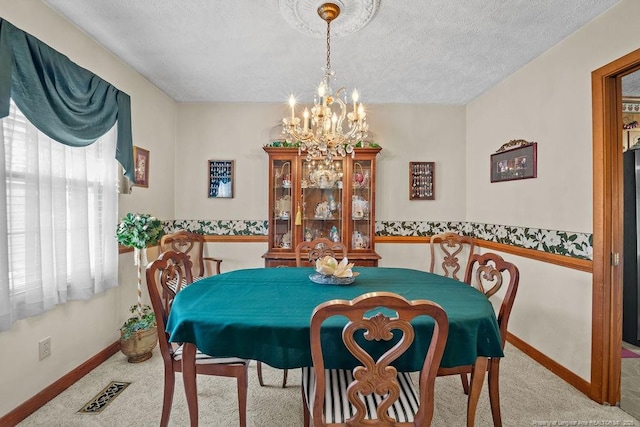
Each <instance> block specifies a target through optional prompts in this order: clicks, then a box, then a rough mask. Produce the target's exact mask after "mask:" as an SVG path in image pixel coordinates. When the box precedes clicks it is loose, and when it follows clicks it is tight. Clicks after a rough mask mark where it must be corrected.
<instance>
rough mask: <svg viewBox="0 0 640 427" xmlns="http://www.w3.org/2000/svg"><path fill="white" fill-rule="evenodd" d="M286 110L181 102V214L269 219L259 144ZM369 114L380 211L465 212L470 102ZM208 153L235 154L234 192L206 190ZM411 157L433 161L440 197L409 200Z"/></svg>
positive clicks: (412, 214)
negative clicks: (376, 149)
mask: <svg viewBox="0 0 640 427" xmlns="http://www.w3.org/2000/svg"><path fill="white" fill-rule="evenodd" d="M309 84H310V85H312V84H313V82H311V81H310V82H309ZM310 87H311V86H310ZM286 113H287V109H286V106H285V104H284V103H283V104H179V106H178V136H177V144H176V153H175V155H176V164H177V165H178V166H177V172H176V219H262V220H266V219H267V218H268V212H267V203H268V199H267V189H268V180H267V174H268V156H267V154H266V153H265V152H264V150H263V149H262V146H263V145H265V144H267V143H269V137H270V135H274V134H275V136H278V135H279V132H278V131H277V130H276V131H275V132H274V127H276V126H277V125H278V123H279V120H281V119H282V116H283V114H286ZM367 114H368V116H369V120H370V122H371V128H372V131H373V132H374V135H375V142H377V143H378V144H380V145H381V146H382V151H381V153H380V155H379V157H378V162H379V163H378V170H377V173H378V180H377V182H376V190H377V194H376V200H377V201H378V203H377V205H376V219H377V220H434V221H435V220H449V221H455V220H464V215H465V198H464V194H465V176H466V174H465V168H464V156H465V129H464V120H465V108H464V107H462V106H427V105H372V106H369V107H368V113H367ZM208 159H223V160H235V162H236V163H235V167H236V171H235V197H234V198H233V199H216V198H212V199H209V198H208V197H207V179H208V178H207V176H208V172H207V160H208ZM410 161H435V162H436V200H433V201H424V200H423V201H409V162H410ZM187 190H188V191H187ZM382 200H384V203H382ZM264 250H266V246H265V247H264Z"/></svg>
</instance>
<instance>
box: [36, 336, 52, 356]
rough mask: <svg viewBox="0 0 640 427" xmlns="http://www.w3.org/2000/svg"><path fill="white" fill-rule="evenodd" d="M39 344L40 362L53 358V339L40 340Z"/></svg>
mask: <svg viewBox="0 0 640 427" xmlns="http://www.w3.org/2000/svg"><path fill="white" fill-rule="evenodd" d="M38 344H39V353H38V354H39V355H40V360H42V359H45V358H47V357H49V356H51V337H46V338H44V339H42V340H40V342H39V343H38Z"/></svg>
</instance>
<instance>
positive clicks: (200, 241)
mask: <svg viewBox="0 0 640 427" xmlns="http://www.w3.org/2000/svg"><path fill="white" fill-rule="evenodd" d="M204 247H205V240H204V236H203V235H202V234H198V233H192V232H190V231H186V230H181V231H177V232H175V233H171V234H165V235H164V236H162V238H161V239H160V252H166V251H176V252H183V253H185V254H187V255H189V258H190V260H191V263H192V265H193V267H192V268H193V270H192V272H191V274H192V276H193V281H194V282H197V281H198V280H200V279H202V278H204V277H208V276H213V275H214V274H220V264H221V263H222V260H221V259H219V258H213V257H205V256H204Z"/></svg>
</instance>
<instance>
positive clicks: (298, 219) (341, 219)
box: [263, 147, 380, 267]
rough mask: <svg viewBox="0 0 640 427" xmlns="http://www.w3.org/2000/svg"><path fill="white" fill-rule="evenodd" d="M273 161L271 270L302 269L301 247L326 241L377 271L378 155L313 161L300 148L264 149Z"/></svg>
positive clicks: (367, 151) (365, 151) (371, 151)
mask: <svg viewBox="0 0 640 427" xmlns="http://www.w3.org/2000/svg"><path fill="white" fill-rule="evenodd" d="M264 150H265V151H266V152H267V154H268V155H269V249H268V251H267V252H266V253H265V254H264V255H263V258H264V259H265V266H266V267H279V266H292V267H294V266H295V265H296V260H295V247H296V245H297V244H298V243H300V242H302V241H303V240H304V241H311V240H313V239H315V238H318V237H325V238H327V239H329V240H332V241H341V242H343V243H344V244H345V245H347V247H348V248H349V252H348V255H347V256H348V258H349V261H350V262H354V263H355V265H356V266H370V267H371V266H373V267H375V266H377V265H378V260H379V259H380V256H379V255H378V254H377V253H376V252H375V247H374V243H375V242H374V234H375V178H376V155H377V154H378V153H379V152H380V148H357V149H356V150H355V157H353V158H352V157H351V156H347V157H344V158H342V157H337V158H334V159H333V160H332V161H331V162H329V163H327V162H326V161H325V160H324V159H315V160H311V161H308V160H307V159H306V156H299V155H298V149H297V148H280V147H264Z"/></svg>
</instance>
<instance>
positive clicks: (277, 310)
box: [167, 267, 503, 371]
mask: <svg viewBox="0 0 640 427" xmlns="http://www.w3.org/2000/svg"><path fill="white" fill-rule="evenodd" d="M354 271H358V272H360V275H359V276H358V277H357V278H356V281H355V283H354V284H352V285H348V286H332V285H319V284H316V283H313V282H311V281H310V280H309V275H310V274H311V273H313V272H314V271H313V269H312V268H259V269H248V270H237V271H232V272H229V273H224V274H220V275H217V276H212V277H208V278H206V279H203V280H201V281H199V282H196V283H194V284H192V285H190V286H189V287H187V288H185V289H183V290H182V291H181V292H179V293H178V295H177V296H176V298H175V301H174V303H173V307H172V309H171V314H170V316H169V319H168V322H167V332H169V334H170V340H171V341H172V342H191V343H194V344H196V346H197V347H198V348H199V349H200V350H201V351H203V352H204V353H207V354H211V355H215V356H236V357H242V358H246V359H253V360H260V361H262V362H265V363H267V364H269V365H271V366H274V367H277V368H289V369H291V368H299V367H303V366H312V362H311V350H310V346H309V322H310V319H311V313H312V311H313V309H314V308H315V307H316V306H317V305H318V304H320V303H322V302H324V301H328V300H332V299H347V300H349V299H353V298H355V297H357V296H359V295H362V294H364V293H367V292H374V291H388V292H395V293H397V294H400V295H402V296H404V297H405V298H407V299H409V300H413V299H428V300H432V301H435V302H437V303H438V304H440V305H441V306H442V307H443V308H444V309H445V311H446V312H447V315H448V316H449V336H448V340H447V346H446V348H445V352H444V356H443V358H442V362H441V364H440V365H441V366H442V367H454V366H460V365H470V364H472V363H474V361H475V359H476V357H477V356H487V357H502V356H503V353H502V346H501V341H500V332H499V329H498V323H497V321H496V316H495V312H494V310H493V307H492V306H491V304H490V302H489V301H488V299H487V298H486V297H485V296H484V295H483V294H482V293H480V292H479V291H477V290H476V289H474V288H472V287H471V286H469V285H467V284H464V283H461V282H458V281H455V280H453V279H448V278H445V277H442V276H438V275H435V274H431V273H426V272H423V271H418V270H410V269H404V268H381V267H356V268H355V269H354ZM330 321H331V319H330ZM345 322H346V320H345V319H343V318H335V319H333V321H331V323H325V326H326V328H325V326H323V348H324V351H325V354H330V355H331V357H329V358H328V360H327V361H326V364H327V367H328V368H351V367H353V366H354V364H355V359H353V358H352V357H351V356H350V355H349V354H348V353H347V351H346V349H344V347H343V346H342V345H341V343H342V341H341V336H340V333H341V329H342V326H344V323H345ZM414 323H415V324H414V327H415V328H416V329H417V333H416V342H415V343H414V345H413V346H412V348H411V349H410V350H409V351H408V352H407V354H406V355H405V356H403V357H402V358H401V359H399V360H398V361H397V363H395V365H396V366H397V367H398V369H400V370H403V371H416V370H420V369H421V368H422V362H423V361H424V352H425V351H426V348H427V346H428V345H429V338H428V337H429V336H430V332H431V330H432V329H433V321H432V320H431V319H430V318H426V317H422V318H418V319H417V320H416V322H414ZM421 331H422V333H421ZM325 332H326V333H327V338H326V339H325V335H324V334H325ZM327 346H328V347H327Z"/></svg>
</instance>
